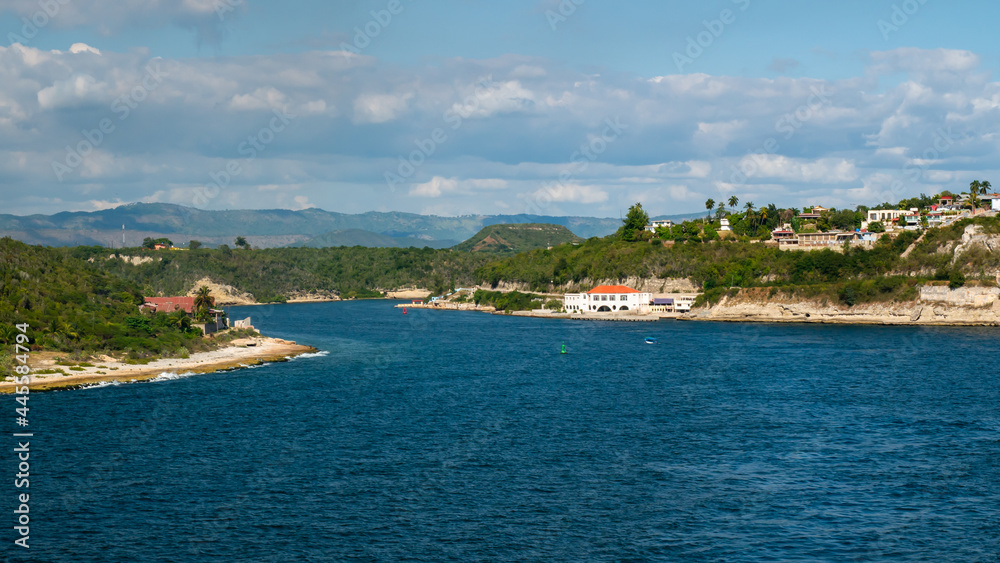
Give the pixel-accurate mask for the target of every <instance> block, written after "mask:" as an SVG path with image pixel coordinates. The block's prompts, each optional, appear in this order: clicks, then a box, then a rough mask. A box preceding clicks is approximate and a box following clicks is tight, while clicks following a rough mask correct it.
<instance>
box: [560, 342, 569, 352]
mask: <svg viewBox="0 0 1000 563" xmlns="http://www.w3.org/2000/svg"><path fill="white" fill-rule="evenodd" d="M559 353H560V354H567V353H568V352H566V343H565V342H563V345H562V351H561V352H559Z"/></svg>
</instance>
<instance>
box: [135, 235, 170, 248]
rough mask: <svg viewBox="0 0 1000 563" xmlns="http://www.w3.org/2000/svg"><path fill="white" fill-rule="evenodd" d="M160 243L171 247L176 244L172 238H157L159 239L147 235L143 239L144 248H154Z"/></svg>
mask: <svg viewBox="0 0 1000 563" xmlns="http://www.w3.org/2000/svg"><path fill="white" fill-rule="evenodd" d="M158 244H162V245H163V246H166V247H168V248H169V247H171V246H173V245H174V241H172V240H170V239H168V238H157V239H154V238H150V237H146V238H144V239H142V247H143V248H148V249H150V250H152V249H154V248H156V245H158Z"/></svg>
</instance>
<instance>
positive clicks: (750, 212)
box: [743, 201, 753, 224]
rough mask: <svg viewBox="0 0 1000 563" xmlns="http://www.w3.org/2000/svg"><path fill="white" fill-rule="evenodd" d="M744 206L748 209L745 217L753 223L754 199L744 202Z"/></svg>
mask: <svg viewBox="0 0 1000 563" xmlns="http://www.w3.org/2000/svg"><path fill="white" fill-rule="evenodd" d="M743 208H744V209H746V210H747V212H746V215H745V216H744V218H745V219H746V220H747V221H748V222H749V223H750V224H753V202H752V201H748V202H746V203H745V204H743Z"/></svg>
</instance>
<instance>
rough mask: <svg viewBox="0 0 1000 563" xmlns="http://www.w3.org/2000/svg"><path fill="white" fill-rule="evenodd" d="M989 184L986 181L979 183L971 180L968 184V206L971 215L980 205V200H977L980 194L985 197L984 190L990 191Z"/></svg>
mask: <svg viewBox="0 0 1000 563" xmlns="http://www.w3.org/2000/svg"><path fill="white" fill-rule="evenodd" d="M991 187H992V186H990V183H989V182H988V181H985V182H980V181H979V180H973V181H972V183H970V184H969V206H970V207H972V213H973V214H975V213H976V210H977V209H979V206H980V205H982V200H980V199H979V196H980V194H983V195H985V194H986V190H988V189H990V188H991Z"/></svg>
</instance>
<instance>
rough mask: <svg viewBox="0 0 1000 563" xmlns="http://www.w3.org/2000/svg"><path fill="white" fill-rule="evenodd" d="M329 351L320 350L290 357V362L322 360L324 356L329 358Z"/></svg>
mask: <svg viewBox="0 0 1000 563" xmlns="http://www.w3.org/2000/svg"><path fill="white" fill-rule="evenodd" d="M329 355H330V351H329V350H320V351H319V352H308V353H306V354H299V355H298V356H294V357H288V361H290V362H291V361H295V360H298V359H300V358H322V357H324V356H329Z"/></svg>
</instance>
